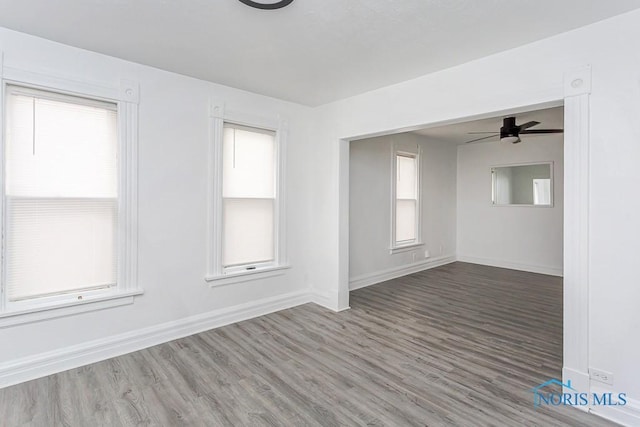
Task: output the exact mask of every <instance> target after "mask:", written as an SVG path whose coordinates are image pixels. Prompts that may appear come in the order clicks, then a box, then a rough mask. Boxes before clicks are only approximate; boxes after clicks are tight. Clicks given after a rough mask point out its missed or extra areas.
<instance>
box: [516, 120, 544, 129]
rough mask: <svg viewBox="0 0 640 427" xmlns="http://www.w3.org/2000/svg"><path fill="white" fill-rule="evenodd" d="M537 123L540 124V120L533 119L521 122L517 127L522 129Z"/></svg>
mask: <svg viewBox="0 0 640 427" xmlns="http://www.w3.org/2000/svg"><path fill="white" fill-rule="evenodd" d="M539 124H540V122H536V121H535V120H534V121H531V122H527V123H523V124H521V125H518V128H519V129H520V130H521V131H522V130H525V129H528V128H530V127H533V126H537V125H539Z"/></svg>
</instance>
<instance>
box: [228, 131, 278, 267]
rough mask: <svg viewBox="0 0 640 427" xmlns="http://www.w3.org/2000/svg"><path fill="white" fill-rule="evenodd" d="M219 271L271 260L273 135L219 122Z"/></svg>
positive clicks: (272, 249) (272, 253)
mask: <svg viewBox="0 0 640 427" xmlns="http://www.w3.org/2000/svg"><path fill="white" fill-rule="evenodd" d="M222 156H223V161H222V168H223V172H222V198H223V202H222V203H223V214H222V216H223V219H222V224H223V230H222V237H223V246H222V257H223V260H222V263H223V267H224V268H225V269H232V270H233V269H235V270H238V269H247V268H249V269H251V268H256V266H259V265H265V264H270V263H273V262H274V260H275V246H274V245H275V239H274V235H275V208H276V176H275V132H272V131H266V130H261V129H256V128H248V127H244V126H238V125H231V124H225V126H224V136H223V148H222Z"/></svg>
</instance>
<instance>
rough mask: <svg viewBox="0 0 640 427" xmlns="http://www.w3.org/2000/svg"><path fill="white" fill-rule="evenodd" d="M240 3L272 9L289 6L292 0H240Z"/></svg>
mask: <svg viewBox="0 0 640 427" xmlns="http://www.w3.org/2000/svg"><path fill="white" fill-rule="evenodd" d="M240 2H241V3H244V4H246V5H247V6H251V7H254V8H256V9H263V10H274V9H282V8H283V7H285V6H289V5H290V4H291V3H293V0H280V1H253V0H240Z"/></svg>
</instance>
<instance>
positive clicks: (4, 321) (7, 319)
mask: <svg viewBox="0 0 640 427" xmlns="http://www.w3.org/2000/svg"><path fill="white" fill-rule="evenodd" d="M142 293H143V291H142V289H136V290H132V291H125V292H114V293H110V294H106V295H100V296H95V297H91V298H87V299H83V300H82V301H70V302H64V303H57V304H55V305H53V304H48V305H40V306H36V305H33V306H31V307H28V308H21V309H18V310H13V311H6V312H4V313H0V329H2V328H7V327H10V326H15V325H21V324H25V323H33V322H39V321H41V320H48V319H55V318H57V317H66V316H71V315H74V314H79V313H86V312H89V311H97V310H103V309H105V308H111V307H118V306H121V305H128V304H133V300H134V297H135V296H136V295H142Z"/></svg>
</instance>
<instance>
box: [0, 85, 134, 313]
mask: <svg viewBox="0 0 640 427" xmlns="http://www.w3.org/2000/svg"><path fill="white" fill-rule="evenodd" d="M4 93H5V96H4V105H5V129H4V130H5V131H4V138H3V153H4V156H3V160H4V161H3V167H4V179H3V182H2V203H3V206H4V210H3V221H2V224H3V245H2V251H3V254H2V255H3V260H4V263H3V274H2V295H3V298H2V304H0V317H6V316H7V315H15V314H24V313H32V312H33V311H34V310H36V311H38V309H51V308H56V307H58V308H60V307H63V306H64V307H68V306H69V304H70V303H71V304H72V305H78V304H79V303H84V302H94V303H95V302H97V301H104V300H107V299H114V298H125V297H130V299H129V300H128V301H127V302H123V303H130V302H132V296H133V295H134V294H138V293H141V292H140V291H137V290H135V288H136V283H135V279H134V277H135V261H136V260H135V249H136V248H135V243H132V241H135V237H134V236H135V230H134V228H133V225H132V223H133V221H132V218H133V215H134V214H135V211H134V209H132V208H131V207H130V204H131V203H132V202H134V201H135V181H134V180H133V179H129V177H130V176H131V175H133V174H132V173H131V172H132V170H133V167H134V165H135V144H134V142H135V139H134V138H133V133H132V132H131V129H132V127H131V124H132V119H133V118H135V112H134V111H133V110H132V109H131V108H129V107H128V106H127V104H128V103H126V102H123V103H119V102H118V101H104V100H101V99H93V98H89V97H87V98H85V97H80V96H75V95H67V94H63V93H58V92H54V91H49V90H41V89H35V88H32V87H28V86H21V85H14V84H8V85H6V86H5V91H4ZM121 112H122V113H124V118H123V120H124V123H122V122H121V117H119V115H120V113H121ZM123 125H126V126H123ZM123 159H126V160H128V165H126V166H123V164H122V160H123ZM122 193H124V195H125V197H124V198H123V197H122V196H123V194H122ZM124 253H126V254H128V257H127V259H125V257H124V256H123V254H124ZM134 291H135V292H134ZM113 305H118V304H114V303H110V304H109V306H113ZM105 306H107V305H105ZM96 308H98V307H96ZM100 308H102V307H100ZM77 311H86V310H77ZM66 314H71V312H65V313H64V314H60V315H66ZM51 317H55V315H51ZM5 320H6V319H5ZM9 323H20V322H19V321H11V322H9Z"/></svg>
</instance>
